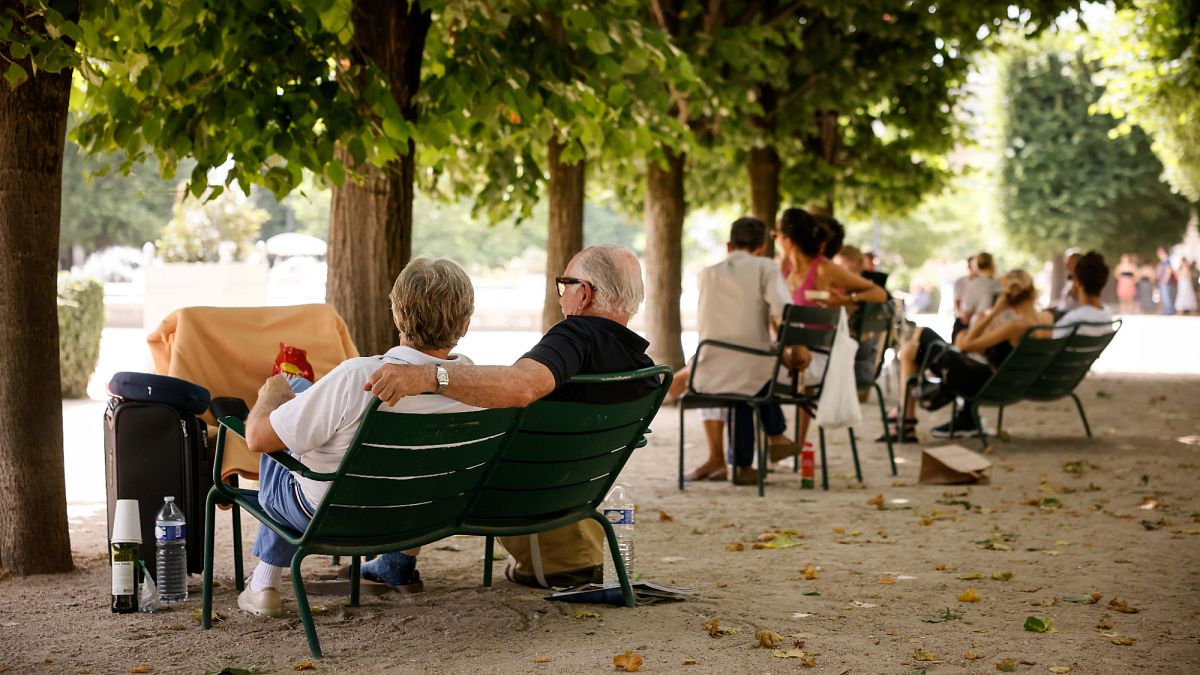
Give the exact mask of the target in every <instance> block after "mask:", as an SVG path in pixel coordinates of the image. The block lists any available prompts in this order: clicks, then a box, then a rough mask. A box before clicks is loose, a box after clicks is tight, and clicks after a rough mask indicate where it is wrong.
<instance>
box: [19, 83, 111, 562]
mask: <svg viewBox="0 0 1200 675" xmlns="http://www.w3.org/2000/svg"><path fill="white" fill-rule="evenodd" d="M23 65H24V67H25V70H26V72H30V73H36V75H34V76H33V77H32V78H30V79H29V80H28V81H26V82H25V83H24V84H22V85H21V86H19V87H17V88H16V90H13V89H11V88H9V86H8V84H7V83H0V176H3V180H0V260H3V263H0V316H3V317H4V318H3V320H0V566H3V567H4V568H6V569H8V570H9V571H11V572H13V573H15V574H39V573H52V572H66V571H69V570H70V569H71V567H72V565H71V540H70V536H69V534H68V530H67V492H66V485H65V481H64V478H63V440H62V404H61V401H62V391H61V382H60V380H59V367H58V315H57V311H58V310H57V297H58V291H57V274H58V232H59V215H60V209H61V207H62V167H63V143H64V140H65V135H66V130H67V100H68V98H69V97H70V93H71V71H70V70H67V71H65V72H62V73H58V74H52V73H48V72H46V71H40V70H33V69H32V67H31V66H30V64H29V63H28V61H26V62H24V63H23ZM97 425H99V420H97Z"/></svg>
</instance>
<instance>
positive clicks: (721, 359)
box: [682, 218, 798, 484]
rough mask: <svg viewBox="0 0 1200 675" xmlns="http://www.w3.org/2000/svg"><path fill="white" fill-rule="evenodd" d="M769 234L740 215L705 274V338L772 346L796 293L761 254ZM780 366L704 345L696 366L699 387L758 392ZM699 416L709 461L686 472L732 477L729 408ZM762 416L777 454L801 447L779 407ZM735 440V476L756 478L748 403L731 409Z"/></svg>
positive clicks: (701, 318)
mask: <svg viewBox="0 0 1200 675" xmlns="http://www.w3.org/2000/svg"><path fill="white" fill-rule="evenodd" d="M766 234H767V226H766V225H765V224H764V223H763V222H762V221H761V220H758V219H757V218H739V219H738V220H736V221H734V223H733V226H732V228H731V229H730V233H729V242H728V243H727V244H726V245H725V246H726V251H727V252H728V253H729V255H728V256H727V257H726V258H725V259H724V260H722V261H721V262H719V263H717V264H716V265H713V266H711V267H707V268H705V269H704V270H703V271H702V272H701V273H700V279H699V280H700V306H699V309H698V313H697V324H698V325H697V328H698V329H699V334H700V335H699V336H700V339H701V340H706V339H707V340H720V341H722V342H729V343H733V344H737V345H742V346H745V347H753V348H755V349H770V348H771V328H772V326H774V325H778V323H779V321H780V320H781V319H782V318H783V308H784V306H786V305H787V304H788V302H789V301H790V295H789V293H788V290H787V286H786V284H785V283H784V280H783V275H782V274H781V273H780V271H779V267H778V266H777V265H776V264H775V262H774V261H773V260H771V259H770V258H765V257H763V255H764V253H765V252H766V246H767V238H766ZM774 365H775V362H774V360H773V359H771V358H768V357H763V356H755V355H753V354H743V353H740V352H734V351H730V350H728V349H720V348H715V347H711V346H706V347H705V348H704V349H703V350H701V351H700V352H699V353H698V354H697V357H696V359H695V360H694V361H693V363H692V364H691V368H692V369H693V371H694V373H695V376H694V378H693V383H694V387H695V389H696V391H697V392H700V393H707V394H743V395H747V396H753V395H755V394H757V393H759V391H761V390H762V389H763V386H764V385H765V384H766V383H767V382H768V381H769V380H770V379H771V375H772V373H771V369H772V368H773V367H774ZM682 379H683V380H684V381H686V378H682ZM701 415H702V418H703V420H704V432H705V435H706V436H707V439H708V459H707V460H705V462H704V463H703V464H701V465H700V466H699V467H697V468H696V469H694V470H693V471H692V472H691V473H689V474H688V476H687V478H688V479H689V480H705V479H712V480H723V479H724V478H726V477H727V474H726V468H725V463H726V461H725V457H724V454H725V453H724V452H723V449H724V448H723V436H724V428H725V421H726V409H723V408H705V409H702V410H701ZM762 421H763V424H764V425H765V427H766V429H767V433H768V434H769V435H770V436H771V444H772V449H773V450H774V451H776V452H773V455H781V454H782V455H786V454H795V453H796V451H797V450H798V449H797V448H796V447H795V445H794V444H792V443H789V442H788V439H787V438H786V437H784V436H783V432H784V430H785V429H786V422H785V421H784V417H783V411H782V410H780V409H779V407H778V406H768V407H765V408H763V409H762ZM730 441H731V443H730V453H729V455H730V462H731V463H732V464H733V467H734V479H735V482H739V483H746V484H750V483H754V482H756V480H757V476H756V475H755V473H754V471H753V470H752V469H751V468H750V464H751V463H752V462H753V460H754V420H753V417H752V416H751V410H750V407H749V406H747V405H744V404H740V405H737V406H734V407H733V409H732V420H731V429H730ZM788 450H790V453H789V452H787V451H788ZM739 472H740V474H741V475H740V476H739Z"/></svg>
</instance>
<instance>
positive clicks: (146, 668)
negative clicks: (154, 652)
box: [129, 663, 154, 673]
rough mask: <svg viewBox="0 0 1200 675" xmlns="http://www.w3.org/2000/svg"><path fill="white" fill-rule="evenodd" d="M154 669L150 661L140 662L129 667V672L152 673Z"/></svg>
mask: <svg viewBox="0 0 1200 675" xmlns="http://www.w3.org/2000/svg"><path fill="white" fill-rule="evenodd" d="M153 671H154V668H151V667H150V664H149V663H139V664H138V665H136V666H134V667H132V668H130V669H129V672H131V673H150V672H153Z"/></svg>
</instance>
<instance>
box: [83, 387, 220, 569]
mask: <svg viewBox="0 0 1200 675" xmlns="http://www.w3.org/2000/svg"><path fill="white" fill-rule="evenodd" d="M108 391H109V393H110V394H111V395H112V398H110V399H109V401H108V407H107V408H106V409H105V411H104V469H105V478H106V482H107V488H108V489H107V492H108V533H109V536H110V538H111V535H112V526H113V523H112V514H113V513H114V512H115V506H116V501H117V499H136V500H138V510H139V512H140V513H139V515H140V516H141V521H142V522H141V525H142V545H141V547H140V548H139V550H138V554H139V556H140V557H141V559H142V560H143V561H145V563H146V568H147V569H149V570H150V571H151V572H153V571H154V545H155V544H154V516H155V514H157V513H158V510H159V509H160V508H162V504H163V497H165V496H168V495H170V496H173V497H175V504H176V505H178V506H179V507H180V508H181V509H182V510H183V515H184V517H185V518H186V519H187V533H186V537H185V541H186V543H187V569H188V573H189V574H199V573H200V572H202V571H203V570H204V502H205V499H206V497H207V496H208V490H209V488H210V487H212V457H211V456H210V455H209V451H208V443H207V435H208V428H207V426H206V425H205V424H204V422H203V421H201V420H199V419H198V418H197V417H196V415H199V414H201V413H203V412H204V411H205V410H206V409H207V408H208V404H209V393H208V390H207V389H205V388H204V387H201V386H199V385H195V384H192V383H191V382H187V381H185V380H180V379H177V378H174V377H164V376H161V375H150V374H147V373H124V372H123V373H117V374H116V375H113V378H112V381H111V382H109V385H108Z"/></svg>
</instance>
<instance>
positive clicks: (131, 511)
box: [112, 499, 142, 544]
mask: <svg viewBox="0 0 1200 675" xmlns="http://www.w3.org/2000/svg"><path fill="white" fill-rule="evenodd" d="M112 543H114V544H140V543H142V518H141V514H140V512H139V510H138V500H136V499H118V500H117V509H116V513H114V514H113V531H112Z"/></svg>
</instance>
